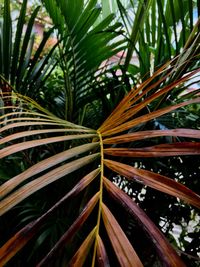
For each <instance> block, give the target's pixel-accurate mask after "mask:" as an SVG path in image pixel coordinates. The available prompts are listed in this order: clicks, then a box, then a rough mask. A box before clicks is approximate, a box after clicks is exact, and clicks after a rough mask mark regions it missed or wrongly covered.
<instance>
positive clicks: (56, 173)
mask: <svg viewBox="0 0 200 267" xmlns="http://www.w3.org/2000/svg"><path fill="white" fill-rule="evenodd" d="M99 156H100V155H99V153H96V154H93V155H89V156H85V157H83V158H80V159H77V160H73V161H71V162H69V163H67V164H64V165H62V166H60V167H58V168H55V169H53V170H52V171H49V172H48V173H46V174H44V175H43V176H41V177H39V178H37V179H35V180H33V181H31V182H29V183H28V184H26V185H24V186H22V187H20V188H19V189H18V190H16V191H14V192H13V193H11V194H10V195H8V196H7V197H6V198H4V199H3V200H1V202H0V215H3V214H4V213H5V212H7V211H8V210H10V209H11V208H12V207H14V206H15V205H17V204H18V203H20V202H21V201H22V200H24V199H25V198H27V197H28V196H30V195H31V194H33V193H35V192H36V191H38V190H40V189H41V188H43V187H45V186H47V185H49V184H51V183H52V182H54V181H56V180H58V179H60V178H62V177H63V176H65V175H67V174H69V173H71V172H73V171H76V170H78V169H79V168H81V167H83V166H85V165H87V164H89V163H91V162H92V161H94V160H95V159H97V158H98V157H99Z"/></svg>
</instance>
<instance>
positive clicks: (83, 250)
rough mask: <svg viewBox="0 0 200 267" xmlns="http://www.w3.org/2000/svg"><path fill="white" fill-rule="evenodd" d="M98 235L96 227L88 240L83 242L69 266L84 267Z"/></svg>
mask: <svg viewBox="0 0 200 267" xmlns="http://www.w3.org/2000/svg"><path fill="white" fill-rule="evenodd" d="M95 234H96V227H95V228H94V229H93V230H92V231H91V232H90V233H89V235H88V236H87V237H86V239H85V240H84V241H83V243H82V245H81V246H80V248H79V249H78V250H77V252H76V254H75V255H74V256H73V258H72V259H71V261H70V263H69V266H71V267H72V266H73V267H82V266H83V264H84V262H85V260H86V258H87V256H88V253H89V251H90V249H91V246H92V243H93V242H94V238H95Z"/></svg>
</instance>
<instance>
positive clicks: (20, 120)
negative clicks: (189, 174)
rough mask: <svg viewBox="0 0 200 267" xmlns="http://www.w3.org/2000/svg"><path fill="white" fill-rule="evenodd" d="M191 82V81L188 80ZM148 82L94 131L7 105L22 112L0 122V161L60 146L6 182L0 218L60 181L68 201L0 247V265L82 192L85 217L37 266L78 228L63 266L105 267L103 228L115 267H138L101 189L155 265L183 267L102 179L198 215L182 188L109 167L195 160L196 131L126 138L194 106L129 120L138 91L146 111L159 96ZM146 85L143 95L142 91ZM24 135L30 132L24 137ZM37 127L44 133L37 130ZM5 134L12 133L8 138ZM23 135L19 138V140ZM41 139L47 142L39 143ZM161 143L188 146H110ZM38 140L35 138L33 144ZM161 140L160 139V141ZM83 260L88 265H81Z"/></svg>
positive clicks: (28, 106) (31, 105)
mask: <svg viewBox="0 0 200 267" xmlns="http://www.w3.org/2000/svg"><path fill="white" fill-rule="evenodd" d="M167 66H168V64H166V65H165V67H163V68H161V69H160V70H158V71H157V73H156V74H155V76H156V77H157V76H158V77H159V75H161V76H162V77H163V71H164V69H165V68H166V67H167ZM169 74H170V72H169ZM192 74H195V72H193V73H192ZM192 74H188V75H186V76H185V77H184V78H183V79H179V80H177V81H176V82H172V83H171V84H168V86H167V87H166V89H164V90H163V93H165V92H166V91H168V92H170V91H171V90H172V89H173V87H174V86H178V85H179V83H182V82H185V81H187V80H189V79H191V77H192ZM164 77H165V78H166V79H167V77H168V76H167V75H165V76H164ZM152 82H153V78H152V77H151V78H149V80H147V81H146V82H144V83H143V84H141V86H139V87H138V88H136V91H134V90H132V91H131V92H130V93H129V94H127V96H126V97H125V98H124V99H123V100H122V102H121V103H120V104H119V105H118V107H117V108H116V109H115V110H114V111H113V113H112V114H111V115H110V117H109V118H108V119H107V120H106V121H105V122H104V123H103V125H102V126H101V127H100V128H99V129H98V130H97V131H95V130H92V129H89V128H86V127H83V126H79V125H76V124H73V123H70V122H67V121H64V120H61V119H59V118H57V117H56V116H54V115H52V114H51V113H50V112H48V111H46V110H45V109H43V108H42V107H41V106H39V105H38V104H37V103H36V102H34V101H31V99H29V98H26V97H24V98H20V96H19V95H16V96H14V97H15V98H14V99H15V101H14V102H13V103H15V104H13V107H16V108H17V107H18V108H19V107H20V103H21V106H22V109H21V110H22V111H21V112H20V111H18V112H14V111H13V112H10V113H7V114H6V115H3V116H2V117H1V120H2V129H1V130H2V131H1V134H2V137H3V138H2V139H1V146H2V149H1V157H2V158H3V157H7V156H12V155H13V154H15V153H17V152H20V151H24V152H25V151H27V150H28V149H31V150H34V149H36V148H37V147H40V149H41V148H42V147H43V146H45V147H46V148H47V149H49V148H50V147H55V146H54V143H55V142H56V143H57V144H58V143H60V142H63V144H64V145H63V146H62V147H60V148H61V151H60V149H58V151H57V152H56V153H55V154H53V155H51V156H48V157H47V158H45V159H43V160H41V159H40V160H39V161H38V162H37V163H36V164H35V165H33V166H30V167H29V168H27V170H25V171H23V172H22V173H20V174H18V175H17V176H14V177H13V178H12V179H10V180H8V181H7V182H5V183H4V184H2V185H1V186H0V192H1V197H2V200H1V202H0V205H1V206H0V211H1V214H4V213H6V212H7V211H9V210H10V212H12V208H13V207H14V206H16V205H17V204H19V203H20V202H21V201H22V200H24V199H26V198H28V197H29V196H30V195H32V194H34V193H36V192H39V190H42V188H45V187H46V186H48V185H50V184H52V183H56V181H57V182H58V181H59V180H61V179H65V177H66V176H68V178H67V179H68V180H69V181H71V183H72V185H71V186H70V189H68V192H69V193H67V194H66V195H65V196H64V197H63V198H62V199H61V200H60V201H58V202H57V203H56V204H55V205H54V206H53V207H52V208H50V209H49V210H48V211H47V212H46V213H44V215H42V216H41V217H40V218H38V219H36V220H35V221H33V222H31V223H30V224H28V225H27V226H25V227H24V228H23V229H22V230H21V231H19V232H18V233H17V234H16V235H15V236H13V237H12V238H11V239H10V240H8V241H7V242H6V243H5V245H3V247H2V248H1V250H0V252H1V255H2V259H1V264H5V263H6V262H8V261H9V260H10V259H11V258H12V257H13V256H14V255H15V254H16V253H17V252H18V251H19V250H21V249H22V248H23V247H24V246H25V245H26V244H27V243H28V242H29V241H30V240H31V239H32V238H33V237H34V236H37V234H38V232H39V231H40V230H41V228H42V226H43V224H44V223H45V222H46V221H47V219H48V218H50V217H51V216H52V214H53V213H54V212H56V211H57V210H58V209H59V208H60V206H61V204H62V205H63V203H64V202H65V201H66V200H67V199H68V198H69V197H75V196H78V195H79V194H80V193H81V192H82V191H83V190H84V189H85V188H87V191H85V195H84V204H82V205H81V207H85V209H83V210H82V208H80V209H77V215H76V219H74V221H73V220H72V221H71V224H70V225H69V226H68V227H67V230H66V232H65V233H63V235H62V236H61V237H60V239H59V240H58V241H57V243H55V245H54V246H53V247H52V248H51V251H50V252H49V253H48V254H47V255H44V258H43V259H42V260H41V261H40V263H39V264H38V266H44V265H48V264H50V263H51V264H53V262H54V260H55V259H56V255H57V254H58V253H60V251H62V250H63V248H64V246H65V244H69V243H70V242H71V238H74V237H75V236H77V232H79V231H80V230H81V229H82V225H83V223H84V222H86V221H87V222H88V232H87V233H85V235H84V236H86V238H81V240H80V242H81V244H80V245H78V246H76V249H75V252H74V253H72V254H71V255H70V257H71V259H69V262H70V260H71V265H73V264H80V265H82V264H83V263H84V262H85V260H87V262H88V258H90V259H91V266H95V263H96V262H97V261H99V265H100V266H104V265H105V266H109V263H108V258H109V257H110V255H106V252H105V247H104V244H105V234H104V233H102V227H104V229H105V230H106V232H107V235H108V236H109V239H110V241H111V244H112V247H113V251H114V252H115V254H116V258H117V260H118V262H119V264H120V265H121V266H132V264H133V262H134V265H136V266H142V263H141V260H140V259H139V257H138V256H137V255H136V253H135V251H134V248H133V246H132V244H131V243H130V241H129V240H128V238H127V237H126V235H125V233H124V231H123V229H122V227H121V226H120V225H119V223H118V222H117V217H116V215H115V214H114V213H113V212H112V207H111V205H110V204H109V202H107V200H106V198H104V192H105V189H106V191H108V193H109V195H111V197H112V198H114V199H115V200H116V201H117V202H119V203H120V204H121V205H122V206H123V207H124V208H125V210H127V211H128V212H129V213H130V214H131V215H132V216H133V217H134V218H136V219H137V220H138V221H139V222H140V225H141V227H142V228H143V229H144V231H145V232H146V233H147V235H149V236H150V238H151V239H152V241H153V242H154V244H155V247H156V249H157V251H158V255H159V257H160V260H161V261H162V262H163V263H164V264H166V265H168V266H184V263H183V262H182V261H181V259H180V258H179V256H178V255H177V253H176V252H175V250H174V249H173V248H172V247H171V246H170V244H169V242H168V241H167V240H166V239H165V238H164V236H163V234H161V233H160V231H159V230H158V228H157V227H156V226H155V225H154V224H153V223H152V222H151V220H150V219H149V218H148V217H147V216H146V214H145V213H144V212H143V211H141V210H140V208H139V207H138V206H137V205H136V204H135V203H134V202H133V200H132V199H130V198H129V197H128V196H127V195H126V194H125V193H123V192H122V191H121V190H120V189H119V188H117V187H116V186H114V185H113V184H112V183H111V182H110V181H109V180H108V179H107V178H105V173H106V172H108V171H109V169H110V170H112V171H114V172H117V173H118V174H120V175H123V176H126V177H127V178H129V179H134V180H135V181H136V182H138V181H139V182H142V183H144V184H145V185H147V186H150V187H152V188H154V189H156V190H159V191H161V192H164V193H167V194H170V195H172V196H174V197H177V198H180V199H182V200H183V201H185V202H187V203H189V204H191V205H194V206H196V207H200V197H199V196H198V195H197V194H195V193H194V192H193V191H191V190H190V189H188V188H187V187H185V186H184V185H181V184H179V183H178V182H176V181H174V180H173V179H170V178H168V177H165V176H162V175H160V174H156V173H153V172H152V171H151V172H150V171H147V170H142V169H137V168H135V167H133V166H131V165H127V164H124V163H121V162H119V161H118V160H116V159H117V157H118V156H122V157H126V156H129V157H136V156H140V157H152V156H156V157H157V156H159V157H160V156H171V155H173V156H174V155H184V154H192V155H195V154H199V143H198V142H194V140H195V139H198V138H199V130H192V129H188V130H187V129H172V130H166V131H165V130H151V131H150V130H148V131H142V130H140V131H138V132H137V131H136V129H135V132H129V131H130V129H132V127H136V126H138V125H140V124H141V122H143V123H144V122H146V123H147V122H149V121H150V120H152V119H154V118H157V117H159V116H161V115H163V114H166V113H168V112H170V111H173V112H175V110H176V109H177V108H179V107H182V106H185V105H187V104H191V103H198V102H199V98H194V99H191V100H188V101H185V102H183V103H181V102H180V103H179V104H174V105H171V106H169V107H165V108H162V109H160V110H159V109H158V110H155V111H154V112H152V113H148V111H146V114H143V115H142V116H140V115H138V117H137V114H138V112H140V110H141V108H143V107H144V105H143V97H144V95H142V96H141V97H140V95H139V92H141V91H142V90H144V91H145V90H147V91H148V92H151V96H148V98H147V100H146V102H145V103H146V104H148V103H152V102H153V101H155V100H156V99H157V98H158V97H159V96H162V93H161V92H160V90H159V91H156V90H155V89H156V88H157V85H158V84H157V81H156V82H155V84H154V83H152ZM150 83H151V89H149V87H148V85H149V84H150ZM153 84H154V86H155V88H154V86H153ZM145 88H146V89H145ZM16 99H18V101H16ZM29 110H30V111H29ZM29 127H31V128H30V131H27V129H29ZM42 127H43V128H44V129H42ZM45 127H48V128H45ZM10 130H12V131H14V132H12V133H10V134H9V131H10ZM15 130H17V132H15ZM48 131H49V132H48ZM25 132H26V133H27V135H25ZM47 132H48V133H47ZM63 133H65V135H63ZM50 134H53V136H52V137H51V136H50ZM57 134H59V135H57ZM43 135H45V136H47V137H45V138H43V137H42V136H43ZM54 135H55V136H54ZM40 136H41V137H40ZM162 136H175V137H176V136H177V137H178V136H182V137H185V138H189V139H191V140H192V142H189V141H187V142H183V143H181V142H179V143H177V142H175V143H169V144H162V143H161V144H158V145H156V146H151V147H141V148H134V147H133V148H129V147H123V148H122V147H118V144H121V143H123V145H124V144H126V143H127V142H128V143H129V144H130V143H131V142H134V141H137V140H144V139H146V138H150V139H151V138H155V137H162ZM38 137H40V138H39V139H38ZM30 138H31V140H30ZM81 140H82V141H81ZM162 140H163V139H162V138H161V141H162ZM82 142H83V143H82ZM133 144H134V143H133ZM113 145H115V147H113ZM63 150H64V151H63ZM24 152H23V153H24ZM20 153H22V152H20ZM113 156H114V157H115V160H113V159H110V157H113ZM116 156H117V157H116ZM91 163H92V164H91ZM86 165H87V167H86ZM98 165H100V168H97V166H98ZM82 170H84V171H85V172H86V175H85V176H84V178H83V179H80V178H78V177H82V176H79V175H80V174H81V172H82ZM88 170H89V171H88ZM75 171H76V174H77V175H78V177H77V178H78V179H76V180H75V179H72V178H73V176H71V177H70V174H71V173H72V172H75ZM79 171H80V172H79ZM71 188H72V189H71ZM87 192H89V196H88V197H86V196H87V194H86V193H87ZM96 204H97V205H96ZM96 206H97V207H96ZM94 207H96V208H94ZM65 208H66V207H65ZM92 214H93V215H92ZM89 215H91V216H95V218H96V220H94V219H93V220H92V221H93V223H89ZM103 225H104V226H103ZM100 236H101V237H100ZM13 246H15V249H14V250H10V248H11V247H13ZM124 248H126V249H124ZM83 253H84V255H83ZM87 255H88V257H86V256H87ZM98 255H101V257H102V258H101V260H98ZM69 262H68V263H69Z"/></svg>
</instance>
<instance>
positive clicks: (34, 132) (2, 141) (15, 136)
mask: <svg viewBox="0 0 200 267" xmlns="http://www.w3.org/2000/svg"><path fill="white" fill-rule="evenodd" d="M88 131H89V130H84V129H82V130H81V129H64V128H62V129H45V130H32V131H24V132H18V133H15V134H11V135H8V136H6V137H4V138H2V139H0V145H1V144H5V143H7V142H10V141H13V140H16V139H19V138H22V137H29V136H32V135H41V134H51V133H62V132H65V133H77V132H78V133H84V132H88Z"/></svg>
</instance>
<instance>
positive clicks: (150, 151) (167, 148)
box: [104, 142, 200, 158]
mask: <svg viewBox="0 0 200 267" xmlns="http://www.w3.org/2000/svg"><path fill="white" fill-rule="evenodd" d="M104 153H105V154H107V155H111V156H117V157H119V156H120V157H143V158H147V157H169V156H180V155H181V156H182V155H199V154H200V143H197V142H181V143H172V144H161V145H156V146H149V147H142V148H106V149H104Z"/></svg>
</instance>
